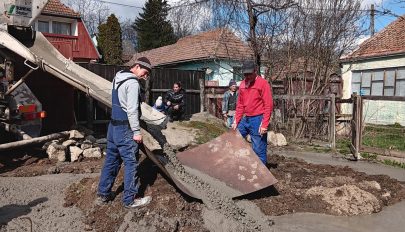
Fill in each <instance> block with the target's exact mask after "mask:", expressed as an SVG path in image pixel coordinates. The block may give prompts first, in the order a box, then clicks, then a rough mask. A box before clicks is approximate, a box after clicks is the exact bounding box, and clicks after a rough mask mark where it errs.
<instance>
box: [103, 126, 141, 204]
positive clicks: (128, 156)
mask: <svg viewBox="0 0 405 232" xmlns="http://www.w3.org/2000/svg"><path fill="white" fill-rule="evenodd" d="M138 154H139V146H138V144H137V143H136V142H135V141H134V140H133V132H132V131H131V129H130V127H129V125H119V126H113V125H111V123H110V124H109V125H108V134H107V155H106V157H105V161H104V166H103V169H102V170H101V176H100V183H99V185H98V195H100V196H108V195H110V194H111V188H112V187H113V185H114V181H115V178H116V177H117V175H118V172H119V170H120V167H121V163H122V162H124V194H123V197H122V201H123V203H124V205H129V204H131V203H132V202H133V200H134V198H135V195H136V194H137V193H138V189H139V180H138V179H139V178H138V176H137V169H138V156H139V155H138Z"/></svg>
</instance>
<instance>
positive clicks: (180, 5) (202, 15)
mask: <svg viewBox="0 0 405 232" xmlns="http://www.w3.org/2000/svg"><path fill="white" fill-rule="evenodd" d="M211 3H212V2H211V1H207V0H202V1H196V2H190V1H189V0H180V1H178V2H176V3H174V4H173V5H171V7H170V10H169V15H168V18H169V20H170V23H171V24H172V26H173V29H174V33H175V35H176V36H177V37H178V38H182V37H184V36H187V35H191V34H195V33H196V32H198V31H201V30H203V31H204V30H207V29H208V28H209V27H208V26H207V25H208V22H210V21H211V13H212V6H211Z"/></svg>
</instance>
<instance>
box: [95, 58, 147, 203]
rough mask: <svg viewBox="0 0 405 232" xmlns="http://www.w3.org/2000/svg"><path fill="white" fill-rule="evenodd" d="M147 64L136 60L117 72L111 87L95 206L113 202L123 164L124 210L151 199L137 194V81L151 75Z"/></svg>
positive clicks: (141, 59)
mask: <svg viewBox="0 0 405 232" xmlns="http://www.w3.org/2000/svg"><path fill="white" fill-rule="evenodd" d="M151 68H152V66H151V63H150V61H149V60H148V59H147V58H146V57H140V58H138V59H137V61H136V62H135V64H134V65H133V66H132V67H131V68H130V69H129V70H123V71H120V72H118V73H117V74H116V75H115V77H114V80H113V83H112V84H113V86H112V111H111V121H110V124H109V126H108V134H107V155H106V157H105V161H104V166H103V169H102V171H101V176H100V183H99V185H98V193H97V194H98V198H97V201H96V203H97V204H99V205H100V204H105V203H108V202H109V201H111V200H113V195H112V193H111V188H112V187H113V185H114V181H115V178H116V177H117V175H118V171H119V170H120V167H121V163H122V162H124V192H123V197H122V201H123V204H124V206H125V207H126V208H136V207H141V206H144V205H147V204H149V203H150V201H151V200H152V198H151V197H150V196H145V197H140V196H139V195H138V188H139V176H138V175H137V169H138V164H139V163H138V161H139V160H138V156H139V145H140V143H142V135H141V127H140V122H139V119H140V117H141V111H140V109H141V108H140V104H141V92H140V85H139V81H140V80H142V79H143V80H146V79H147V78H148V76H149V74H150V72H151Z"/></svg>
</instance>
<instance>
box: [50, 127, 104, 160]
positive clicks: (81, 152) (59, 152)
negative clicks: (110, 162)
mask: <svg viewBox="0 0 405 232" xmlns="http://www.w3.org/2000/svg"><path fill="white" fill-rule="evenodd" d="M97 141H98V142H104V141H107V139H105V138H101V139H96V138H95V137H94V136H93V135H87V136H86V134H85V133H84V132H81V131H78V130H72V131H70V132H69V139H67V140H64V139H59V140H53V141H51V142H47V143H46V144H45V145H44V146H43V149H44V150H46V153H47V154H48V158H49V159H51V160H57V161H59V162H65V161H70V162H77V161H81V160H82V159H83V158H97V159H100V158H101V157H102V156H103V150H105V149H106V145H105V144H98V143H97Z"/></svg>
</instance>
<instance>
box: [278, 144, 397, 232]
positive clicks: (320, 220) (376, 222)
mask: <svg viewBox="0 0 405 232" xmlns="http://www.w3.org/2000/svg"><path fill="white" fill-rule="evenodd" d="M273 153H274V154H278V155H283V156H286V157H295V158H301V159H304V160H305V161H307V162H309V163H314V164H329V165H340V166H349V167H351V168H352V169H353V170H356V171H360V172H365V173H367V174H370V175H379V174H383V175H388V176H390V177H392V178H395V179H397V180H399V181H405V169H400V168H395V167H391V166H387V165H383V164H379V163H372V162H367V161H357V162H355V161H349V160H346V159H344V158H341V157H338V156H334V155H331V154H324V153H312V152H297V151H274V152H273ZM404 215H405V201H402V202H400V203H397V204H395V205H393V206H389V207H387V208H385V209H384V210H383V211H382V212H380V213H376V214H371V215H363V216H351V217H346V216H330V215H325V214H315V213H296V214H291V215H283V216H279V217H274V218H273V220H274V221H275V223H276V224H275V225H274V227H273V228H274V230H275V231H291V232H292V231H300V232H303V231H311V232H317V231H319V232H321V231H322V232H323V231H330V232H334V231H336V232H337V231H339V232H340V231H354V232H363V231H364V232H373V231H375V232H377V231H390V232H400V231H404V228H405V221H404V220H403V219H404Z"/></svg>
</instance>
